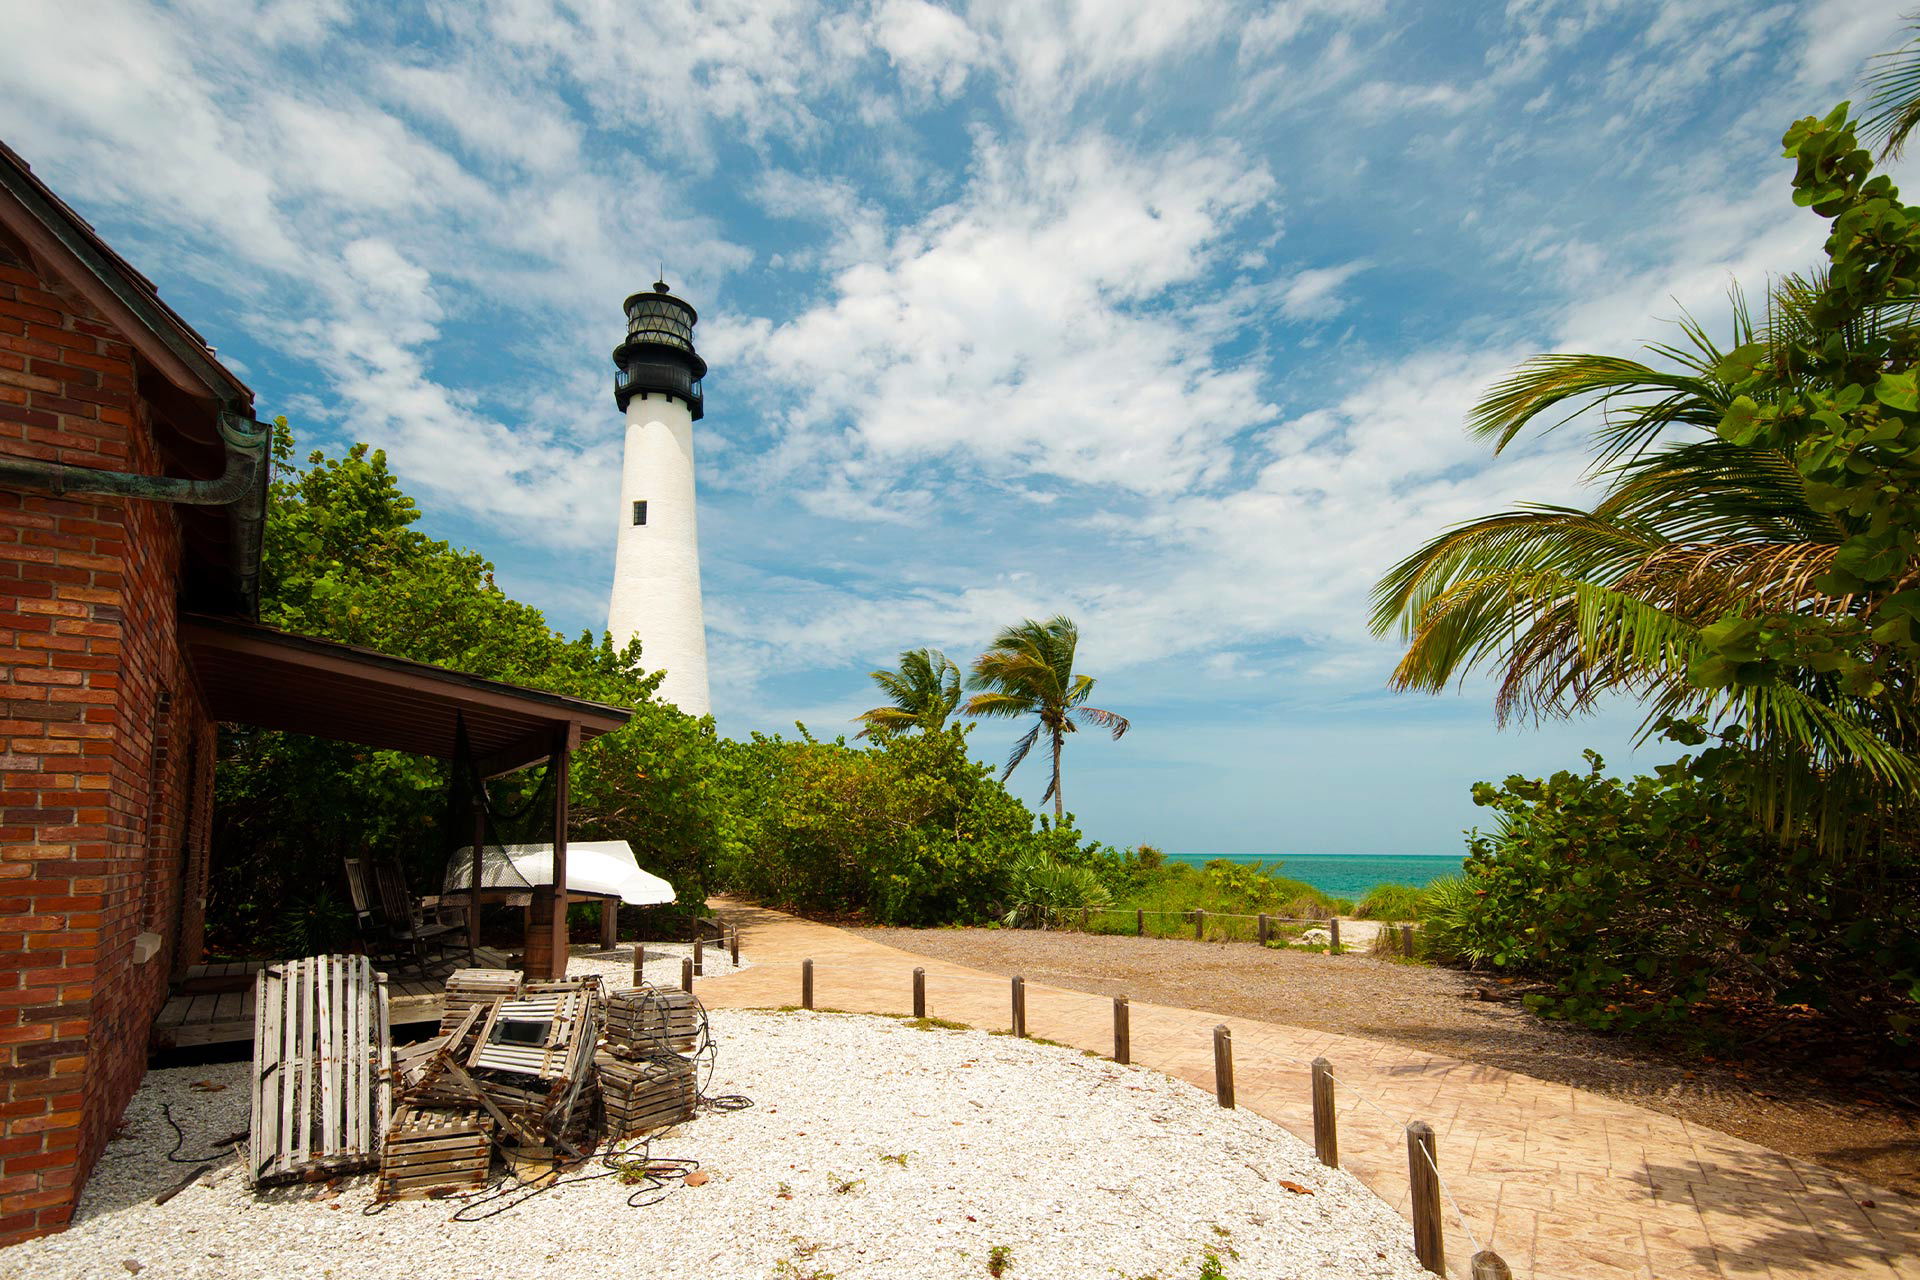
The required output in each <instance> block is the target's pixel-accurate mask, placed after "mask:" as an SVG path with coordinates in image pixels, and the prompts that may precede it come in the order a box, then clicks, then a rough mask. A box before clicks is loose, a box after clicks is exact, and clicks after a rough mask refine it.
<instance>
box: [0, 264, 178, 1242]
mask: <svg viewBox="0 0 1920 1280" xmlns="http://www.w3.org/2000/svg"><path fill="white" fill-rule="evenodd" d="M8 262H12V263H14V264H19V265H7V264H8ZM0 453H8V454H15V455H24V456H28V457H36V458H45V459H51V460H57V461H61V462H70V463H78V464H80V465H84V466H95V467H102V468H107V469H111V470H131V471H143V472H155V471H157V470H159V460H158V458H157V457H156V456H155V452H154V446H153V440H152V436H151V433H150V432H149V431H148V429H147V426H146V417H145V411H144V408H143V406H142V404H141V402H140V401H139V399H138V397H137V395H136V392H135V374H134V366H133V353H132V350H131V348H130V347H129V346H128V345H127V343H126V341H125V340H124V337H123V335H120V334H118V333H116V332H115V331H114V330H112V329H111V328H109V327H107V326H106V325H104V324H102V323H99V322H98V320H97V319H95V318H94V316H93V314H92V313H91V311H90V308H88V307H87V306H86V304H85V303H84V301H82V300H81V299H80V298H78V297H77V296H76V295H74V294H73V293H72V292H71V291H70V290H68V289H67V288H66V287H65V286H64V285H63V284H62V283H61V282H60V281H58V280H57V279H54V278H51V277H49V276H47V275H45V274H44V273H42V272H39V271H37V270H35V269H33V268H32V267H31V266H30V265H26V264H25V263H24V259H23V257H22V256H21V255H19V254H17V253H13V254H9V253H7V251H6V247H5V246H4V245H0ZM180 556H181V547H180V531H179V525H178V520H177V517H176V515H175V514H174V512H173V510H172V509H171V508H169V507H168V506H166V505H165V504H162V503H153V502H143V501H135V500H128V499H119V498H91V497H64V498H62V497H54V496H51V495H36V494H32V493H23V492H19V491H6V490H0V1244H4V1243H9V1242H11V1241H14V1240H18V1239H23V1238H25V1237H27V1236H31V1235H38V1234H42V1233H45V1232H47V1231H52V1230H57V1229H58V1228H60V1227H62V1226H64V1225H65V1224H66V1223H67V1221H68V1219H69V1218H70V1216H71V1215H72V1212H73V1206H74V1200H75V1198H76V1196H77V1195H78V1189H79V1186H80V1185H81V1183H82V1182H84V1181H85V1178H86V1174H87V1172H88V1171H89V1170H90V1169H91V1168H92V1166H93V1163H94V1161H95V1160H96V1159H98V1157H99V1155H100V1152H101V1150H102V1149H103V1148H104V1147H105V1146H106V1143H107V1141H108V1140H109V1139H110V1138H111V1137H112V1134H113V1130H114V1127H115V1126H116V1125H117V1123H118V1121H119V1117H120V1114H121V1112H122V1110H123V1109H124V1108H125V1106H126V1102H127V1099H128V1097H129V1096H131V1094H132V1093H133V1090H134V1089H135V1087H136V1086H137V1085H138V1084H139V1082H140V1077H141V1075H142V1074H143V1073H144V1071H145V1068H146V1047H147V1041H148V1033H149V1029H150V1027H151V1026H152V1022H153V1017H154V1015H155V1013H156V1012H157V1011H158V1009H159V1007H160V1005H161V1004H162V1003H163V1002H164V1001H165V999H166V994H167V990H166V989H167V978H168V972H169V967H170V965H172V964H173V963H174V961H175V960H176V959H183V958H185V957H184V956H183V955H178V954H176V953H179V952H182V951H183V950H197V947H198V937H199V934H198V908H197V906H196V905H195V901H196V899H197V898H198V896H199V895H200V894H201V893H203V892H204V879H205V874H206V831H207V825H208V824H207V821H206V814H205V806H206V805H207V803H208V801H209V799H210V791H209V788H208V787H207V785H206V778H207V777H209V776H210V774H211V769H212V758H213V727H212V725H211V724H209V723H208V721H207V718H206V716H205V714H204V710H203V708H202V706H201V702H200V699H199V696H198V694H197V693H196V692H195V690H194V687H193V684H192V681H191V678H190V676H189V674H188V673H187V670H186V668H185V666H184V664H183V661H182V658H181V655H180V652H179V648H178V644H177V611H176V604H175V596H176V592H177V588H178V583H179V575H180ZM190 767H191V768H192V769H193V771H194V772H196V773H199V774H200V775H201V776H200V777H189V776H188V774H189V769H190ZM183 917H190V918H191V927H190V936H189V937H188V939H187V942H186V947H185V948H181V947H179V946H177V945H176V943H177V942H178V940H179V939H180V936H181V923H182V920H183ZM149 930H151V931H154V932H158V933H159V934H161V935H162V936H163V937H164V938H165V939H167V945H166V946H165V947H164V948H163V950H162V951H161V953H160V954H159V955H157V956H155V957H154V958H153V959H152V960H150V961H148V962H147V963H145V964H135V963H134V958H133V952H134V940H135V938H136V937H137V936H138V935H139V934H141V933H142V932H146V931H149Z"/></svg>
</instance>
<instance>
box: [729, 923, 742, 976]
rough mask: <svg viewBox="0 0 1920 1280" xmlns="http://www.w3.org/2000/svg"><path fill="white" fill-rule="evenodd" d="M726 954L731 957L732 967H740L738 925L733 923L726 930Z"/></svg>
mask: <svg viewBox="0 0 1920 1280" xmlns="http://www.w3.org/2000/svg"><path fill="white" fill-rule="evenodd" d="M727 954H728V955H729V956H731V957H732V959H733V967H734V968H736V969H738V968H739V967H740V926H739V925H737V924H736V925H734V926H732V927H731V928H730V929H729V930H728V931H727Z"/></svg>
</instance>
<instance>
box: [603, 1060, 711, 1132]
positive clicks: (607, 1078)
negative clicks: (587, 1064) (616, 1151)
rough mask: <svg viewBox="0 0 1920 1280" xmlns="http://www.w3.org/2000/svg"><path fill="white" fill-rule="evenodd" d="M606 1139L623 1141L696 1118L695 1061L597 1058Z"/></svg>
mask: <svg viewBox="0 0 1920 1280" xmlns="http://www.w3.org/2000/svg"><path fill="white" fill-rule="evenodd" d="M594 1065H595V1066H596V1067H598V1068H599V1075H600V1101H601V1107H602V1109H603V1111H604V1113H605V1115H606V1136H607V1138H609V1139H610V1140H613V1141H616V1142H617V1141H619V1140H621V1139H624V1138H632V1137H637V1136H638V1135H640V1134H643V1133H649V1132H651V1131H652V1130H655V1129H664V1128H666V1127H667V1126H668V1125H674V1124H682V1123H684V1122H686V1121H688V1120H691V1119H693V1104H694V1096H695V1095H694V1082H693V1067H694V1064H693V1062H692V1061H691V1060H689V1059H686V1058H676V1057H671V1056H669V1057H661V1058H650V1059H645V1060H639V1061H634V1060H629V1059H626V1058H618V1057H615V1056H614V1055H612V1054H610V1053H601V1054H598V1055H596V1056H595V1058H594Z"/></svg>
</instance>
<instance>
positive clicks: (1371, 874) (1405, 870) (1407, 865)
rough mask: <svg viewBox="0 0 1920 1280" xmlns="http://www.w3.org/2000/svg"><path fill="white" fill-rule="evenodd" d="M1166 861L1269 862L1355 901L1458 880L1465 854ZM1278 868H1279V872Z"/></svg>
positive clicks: (1191, 856)
mask: <svg viewBox="0 0 1920 1280" xmlns="http://www.w3.org/2000/svg"><path fill="white" fill-rule="evenodd" d="M1167 857H1168V858H1170V859H1172V860H1174V861H1178V862H1191V863H1192V864H1193V865H1195V866H1196V867H1197V866H1199V865H1200V864H1202V863H1205V862H1211V861H1213V860H1214V859H1215V858H1224V859H1226V860H1227V861H1228V862H1238V863H1242V864H1246V865H1252V864H1254V863H1260V862H1264V863H1266V864H1267V869H1268V870H1269V871H1275V872H1277V874H1279V875H1283V876H1286V877H1288V878H1289V879H1293V880H1305V881H1306V882H1307V883H1308V884H1310V885H1312V886H1313V887H1314V888H1316V889H1318V890H1320V892H1322V893H1324V894H1326V895H1327V896H1328V897H1332V898H1352V899H1354V900H1355V901H1356V902H1357V901H1358V900H1360V899H1361V898H1364V897H1366V895H1367V890H1369V889H1371V888H1373V886H1375V885H1377V884H1410V885H1416V886H1418V887H1420V888H1425V887H1426V886H1427V885H1430V884H1432V883H1433V882H1434V881H1435V880H1438V879H1439V878H1440V877H1441V876H1447V875H1453V874H1454V873H1455V872H1457V871H1459V870H1460V855H1459V854H1454V853H1441V854H1384V853H1382V854H1375V853H1340V854H1333V853H1292V854H1287V855H1285V856H1281V855H1279V854H1269V853H1170V854H1168V855H1167ZM1275 863H1278V864H1279V866H1278V867H1275V866H1274V865H1273V864H1275Z"/></svg>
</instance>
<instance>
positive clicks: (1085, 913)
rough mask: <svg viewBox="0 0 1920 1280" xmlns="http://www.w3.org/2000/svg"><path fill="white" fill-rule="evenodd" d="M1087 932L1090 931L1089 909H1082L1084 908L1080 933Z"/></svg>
mask: <svg viewBox="0 0 1920 1280" xmlns="http://www.w3.org/2000/svg"><path fill="white" fill-rule="evenodd" d="M1087 931H1088V929H1087V909H1086V908H1085V907H1082V908H1080V932H1082V933H1086V932H1087Z"/></svg>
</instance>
